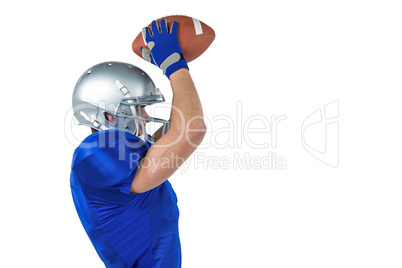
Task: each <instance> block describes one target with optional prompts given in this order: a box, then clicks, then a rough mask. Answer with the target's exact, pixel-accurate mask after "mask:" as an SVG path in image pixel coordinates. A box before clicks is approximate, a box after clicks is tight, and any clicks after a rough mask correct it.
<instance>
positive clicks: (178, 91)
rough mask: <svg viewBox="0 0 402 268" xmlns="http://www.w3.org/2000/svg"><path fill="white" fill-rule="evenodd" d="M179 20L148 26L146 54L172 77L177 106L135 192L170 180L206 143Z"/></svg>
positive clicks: (140, 171)
mask: <svg viewBox="0 0 402 268" xmlns="http://www.w3.org/2000/svg"><path fill="white" fill-rule="evenodd" d="M177 27H178V24H177V22H174V23H173V24H172V28H171V29H168V28H167V24H166V21H165V20H162V22H161V25H160V27H159V25H158V24H157V22H156V21H154V22H153V23H152V33H150V32H149V30H148V28H144V31H145V33H144V36H146V41H147V43H148V46H149V47H150V51H147V50H146V49H143V55H144V57H145V58H147V59H149V61H151V62H152V63H153V64H155V65H157V66H158V67H160V68H161V69H162V70H163V72H164V74H165V75H166V76H167V77H168V78H169V79H170V83H171V86H172V91H173V103H172V105H173V107H172V113H171V118H170V130H169V131H168V132H167V133H166V134H165V135H164V136H163V137H161V138H160V139H159V140H158V141H157V142H156V143H155V144H154V145H153V146H152V147H151V148H150V149H149V150H148V152H147V154H146V156H145V157H144V159H143V160H142V164H140V165H139V167H138V170H137V172H136V175H135V176H134V179H133V182H132V185H131V192H132V193H141V192H145V191H148V190H150V189H153V188H154V187H156V186H158V185H160V184H161V183H163V182H164V181H165V180H166V179H168V178H169V177H170V176H171V175H172V174H173V173H174V172H175V171H176V170H177V169H178V168H179V167H180V165H181V164H182V163H183V162H184V161H185V160H186V159H187V158H188V157H189V156H190V155H191V154H192V153H193V152H194V150H195V149H196V147H197V146H198V145H199V144H200V143H201V142H202V139H203V137H204V135H205V132H206V127H205V124H204V121H203V113H202V106H201V102H200V99H199V97H198V94H197V90H196V88H195V85H194V83H193V80H192V78H191V76H190V73H189V71H188V66H187V61H186V60H185V59H184V57H183V52H182V50H181V48H180V46H179V43H178V41H177Z"/></svg>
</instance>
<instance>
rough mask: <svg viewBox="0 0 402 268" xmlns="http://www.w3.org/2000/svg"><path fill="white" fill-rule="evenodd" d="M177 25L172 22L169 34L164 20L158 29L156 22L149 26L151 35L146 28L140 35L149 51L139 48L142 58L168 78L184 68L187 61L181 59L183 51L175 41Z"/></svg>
mask: <svg viewBox="0 0 402 268" xmlns="http://www.w3.org/2000/svg"><path fill="white" fill-rule="evenodd" d="M178 26H179V24H178V23H177V22H176V21H174V22H173V24H172V28H171V29H170V32H169V30H168V27H167V22H166V20H165V19H163V20H162V21H161V24H160V27H159V25H158V22H157V21H153V22H152V24H151V27H152V33H151V32H150V31H149V28H148V27H145V28H143V29H142V35H143V36H145V41H146V42H147V44H148V47H149V49H147V48H145V47H141V53H142V57H143V58H144V59H145V60H147V61H149V62H151V63H152V64H155V65H156V66H158V67H159V68H161V69H162V70H163V74H165V75H166V76H167V77H168V78H169V77H170V75H171V74H172V73H174V72H176V71H177V70H179V69H182V68H186V69H188V66H187V60H186V59H185V58H184V57H183V51H182V50H181V47H180V45H179V41H178V40H177V28H178Z"/></svg>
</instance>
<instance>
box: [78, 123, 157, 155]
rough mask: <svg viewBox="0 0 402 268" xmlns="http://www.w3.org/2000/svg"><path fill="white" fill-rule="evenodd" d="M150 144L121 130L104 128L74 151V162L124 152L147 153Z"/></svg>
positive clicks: (86, 139)
mask: <svg viewBox="0 0 402 268" xmlns="http://www.w3.org/2000/svg"><path fill="white" fill-rule="evenodd" d="M149 147H150V144H148V143H147V142H145V141H144V140H142V139H140V138H139V137H137V136H135V135H133V134H131V133H129V132H126V131H121V130H115V129H113V130H102V131H98V132H95V133H93V134H91V135H89V136H88V137H86V138H85V139H84V140H83V141H82V142H81V144H80V145H79V146H78V147H77V148H76V150H75V152H74V160H75V161H74V162H77V161H80V160H82V159H84V158H87V157H90V156H91V157H94V156H97V157H101V156H102V155H105V156H106V155H108V156H112V155H115V154H118V156H121V154H122V153H124V154H126V153H133V152H136V153H138V154H139V155H142V154H143V153H145V152H146V151H147V150H148V149H149Z"/></svg>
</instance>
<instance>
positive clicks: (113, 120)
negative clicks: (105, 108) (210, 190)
mask: <svg viewBox="0 0 402 268" xmlns="http://www.w3.org/2000/svg"><path fill="white" fill-rule="evenodd" d="M103 116H104V117H105V119H106V120H107V121H109V123H111V124H113V125H115V124H116V119H115V118H114V116H113V115H111V114H109V113H107V112H104V113H103Z"/></svg>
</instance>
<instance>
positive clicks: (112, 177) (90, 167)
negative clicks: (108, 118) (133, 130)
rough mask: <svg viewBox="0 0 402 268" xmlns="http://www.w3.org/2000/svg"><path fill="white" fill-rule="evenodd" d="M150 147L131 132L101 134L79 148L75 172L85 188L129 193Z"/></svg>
mask: <svg viewBox="0 0 402 268" xmlns="http://www.w3.org/2000/svg"><path fill="white" fill-rule="evenodd" d="M148 148H149V145H148V144H147V143H146V142H144V141H142V140H141V139H139V138H138V137H136V136H134V135H132V134H130V133H127V132H123V131H112V130H110V131H102V132H100V133H99V134H98V135H94V134H93V135H91V136H90V138H89V139H86V140H85V141H84V142H83V143H82V144H81V145H80V147H79V148H77V150H76V153H75V156H74V158H73V159H74V161H73V166H72V171H73V172H74V174H75V176H77V177H78V178H79V180H80V184H81V185H82V186H83V187H91V188H95V189H99V190H106V191H114V192H116V191H118V192H122V193H125V194H129V193H130V188H131V183H132V181H133V178H134V175H135V172H136V171H137V168H138V165H139V163H140V161H141V159H142V158H143V157H144V156H145V154H146V152H147V151H148Z"/></svg>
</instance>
